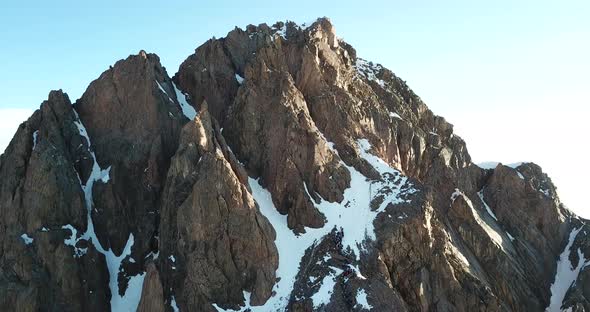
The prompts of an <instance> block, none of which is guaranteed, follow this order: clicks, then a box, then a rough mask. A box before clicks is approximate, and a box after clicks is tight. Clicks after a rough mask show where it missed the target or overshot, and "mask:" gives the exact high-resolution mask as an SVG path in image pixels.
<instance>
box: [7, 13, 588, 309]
mask: <svg viewBox="0 0 590 312" xmlns="http://www.w3.org/2000/svg"><path fill="white" fill-rule="evenodd" d="M481 117H482V116H474V118H481ZM482 126H489V127H494V124H492V123H485V122H483V123H482ZM589 230H590V229H589V228H588V226H587V225H586V220H584V219H582V218H580V217H578V216H576V215H574V214H573V213H572V212H570V211H569V210H567V209H566V208H565V207H564V205H563V204H562V203H561V202H560V200H559V197H558V195H557V193H556V188H555V186H554V185H553V184H552V182H551V179H550V178H549V177H548V176H547V175H546V174H545V173H543V171H542V170H541V168H540V167H539V166H537V165H535V164H532V163H522V164H516V165H511V166H506V165H503V164H494V166H491V167H486V168H482V167H480V166H477V165H475V164H474V163H473V162H472V161H471V158H470V156H469V153H468V151H467V148H466V144H465V142H464V141H463V140H462V139H461V138H460V137H459V136H457V135H455V134H454V133H453V126H452V125H451V124H449V123H448V122H447V121H446V120H445V119H444V118H442V117H440V116H436V115H434V114H433V113H432V112H431V111H430V110H429V109H428V107H427V106H426V105H425V104H424V103H423V102H422V100H421V99H420V98H419V97H418V96H417V95H416V94H414V92H413V91H412V90H411V89H410V88H409V87H408V86H407V85H406V83H405V82H404V81H403V80H401V79H400V78H398V77H397V76H395V75H394V74H393V73H392V72H391V71H390V70H388V69H386V68H384V67H382V66H381V65H378V64H374V63H372V62H369V61H366V60H363V59H361V58H359V57H357V55H356V52H355V50H354V49H353V47H351V46H350V45H349V44H347V43H346V42H344V41H342V40H341V39H339V38H338V37H337V36H336V33H335V30H334V27H333V25H332V24H331V23H330V21H329V20H328V19H326V18H321V19H318V20H317V21H315V22H314V23H311V24H309V25H297V24H295V23H293V22H287V23H281V22H279V23H276V24H274V25H272V26H268V25H266V24H261V25H258V26H253V25H249V26H248V27H246V29H245V30H242V29H240V28H236V29H234V30H232V31H231V32H229V33H228V34H227V36H226V37H225V38H221V39H215V38H214V39H211V40H209V41H207V42H205V43H204V44H203V45H201V46H200V47H198V48H197V49H196V50H195V53H194V54H193V55H190V56H189V57H188V58H187V59H186V60H185V61H184V62H183V63H182V65H181V66H180V68H179V69H178V72H177V73H176V74H175V75H174V76H173V77H172V78H171V77H170V76H169V75H168V73H167V71H166V69H165V68H164V67H162V65H161V64H160V60H159V58H158V57H157V56H156V55H154V54H148V53H146V52H144V51H141V52H140V53H139V54H138V55H132V56H129V57H128V58H127V59H125V60H121V61H118V62H117V63H116V64H114V65H113V66H111V68H109V69H108V70H107V71H105V72H104V73H102V74H101V75H100V77H98V79H96V80H95V81H93V82H92V83H91V84H90V86H89V87H88V89H87V90H86V92H85V93H84V94H83V95H82V97H81V98H80V99H78V100H76V101H75V102H74V103H72V102H71V101H70V99H69V98H68V96H67V95H66V94H65V93H64V92H62V91H61V90H59V91H51V92H50V93H49V97H48V99H47V100H46V101H44V102H43V103H42V104H41V107H40V108H39V110H37V111H36V112H35V113H34V114H33V115H32V116H31V117H30V118H29V119H28V120H27V121H26V122H24V123H22V124H21V126H20V127H19V129H18V131H17V133H16V134H15V136H14V138H13V139H12V141H11V143H10V145H9V146H8V148H7V149H6V151H5V153H4V154H3V155H2V156H1V157H0V237H1V238H2V239H1V240H0V310H1V311H136V310H137V311H145V312H147V311H150V312H152V311H153V312H156V311H157V312H161V311H238V310H239V311H366V310H371V311H545V310H546V311H561V310H568V311H590V267H589V266H588V264H590V234H589V233H588V232H589Z"/></svg>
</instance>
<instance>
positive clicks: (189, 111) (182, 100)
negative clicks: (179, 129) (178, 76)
mask: <svg viewBox="0 0 590 312" xmlns="http://www.w3.org/2000/svg"><path fill="white" fill-rule="evenodd" d="M172 87H174V92H175V93H176V98H177V99H178V104H180V108H181V109H182V113H183V114H184V116H186V118H188V119H189V120H193V119H195V117H196V116H197V112H196V111H195V108H194V107H192V106H191V105H190V104H189V103H188V101H187V100H186V95H184V93H182V91H180V90H179V89H178V87H176V84H175V83H174V82H172Z"/></svg>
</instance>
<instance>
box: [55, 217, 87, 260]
mask: <svg viewBox="0 0 590 312" xmlns="http://www.w3.org/2000/svg"><path fill="white" fill-rule="evenodd" d="M61 228H62V229H64V230H70V232H71V233H72V235H70V238H66V239H65V240H64V244H66V245H68V246H72V247H74V257H76V258H79V257H81V256H83V255H85V254H86V252H87V251H88V248H78V247H76V243H77V242H78V240H79V239H78V238H77V237H78V236H77V235H78V230H77V229H76V228H75V227H73V226H72V225H71V224H66V225H63V226H62V227H61Z"/></svg>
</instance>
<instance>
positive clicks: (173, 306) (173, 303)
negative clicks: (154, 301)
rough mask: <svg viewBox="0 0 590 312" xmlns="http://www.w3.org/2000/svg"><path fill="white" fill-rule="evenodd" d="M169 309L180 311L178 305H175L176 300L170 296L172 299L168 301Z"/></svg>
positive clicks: (175, 311)
mask: <svg viewBox="0 0 590 312" xmlns="http://www.w3.org/2000/svg"><path fill="white" fill-rule="evenodd" d="M170 307H171V308H172V311H174V312H180V309H179V308H178V305H177V304H176V298H174V296H172V299H171V300H170Z"/></svg>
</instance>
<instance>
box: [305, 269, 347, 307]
mask: <svg viewBox="0 0 590 312" xmlns="http://www.w3.org/2000/svg"><path fill="white" fill-rule="evenodd" d="M330 270H331V272H330V274H328V275H326V277H324V279H323V281H322V285H321V286H320V289H319V290H318V291H317V292H316V293H315V294H313V296H311V301H312V302H313V307H314V308H319V307H320V306H321V305H325V304H328V303H330V297H332V292H333V291H334V286H336V278H337V277H338V275H340V274H341V273H342V270H340V269H338V268H334V267H330Z"/></svg>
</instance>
